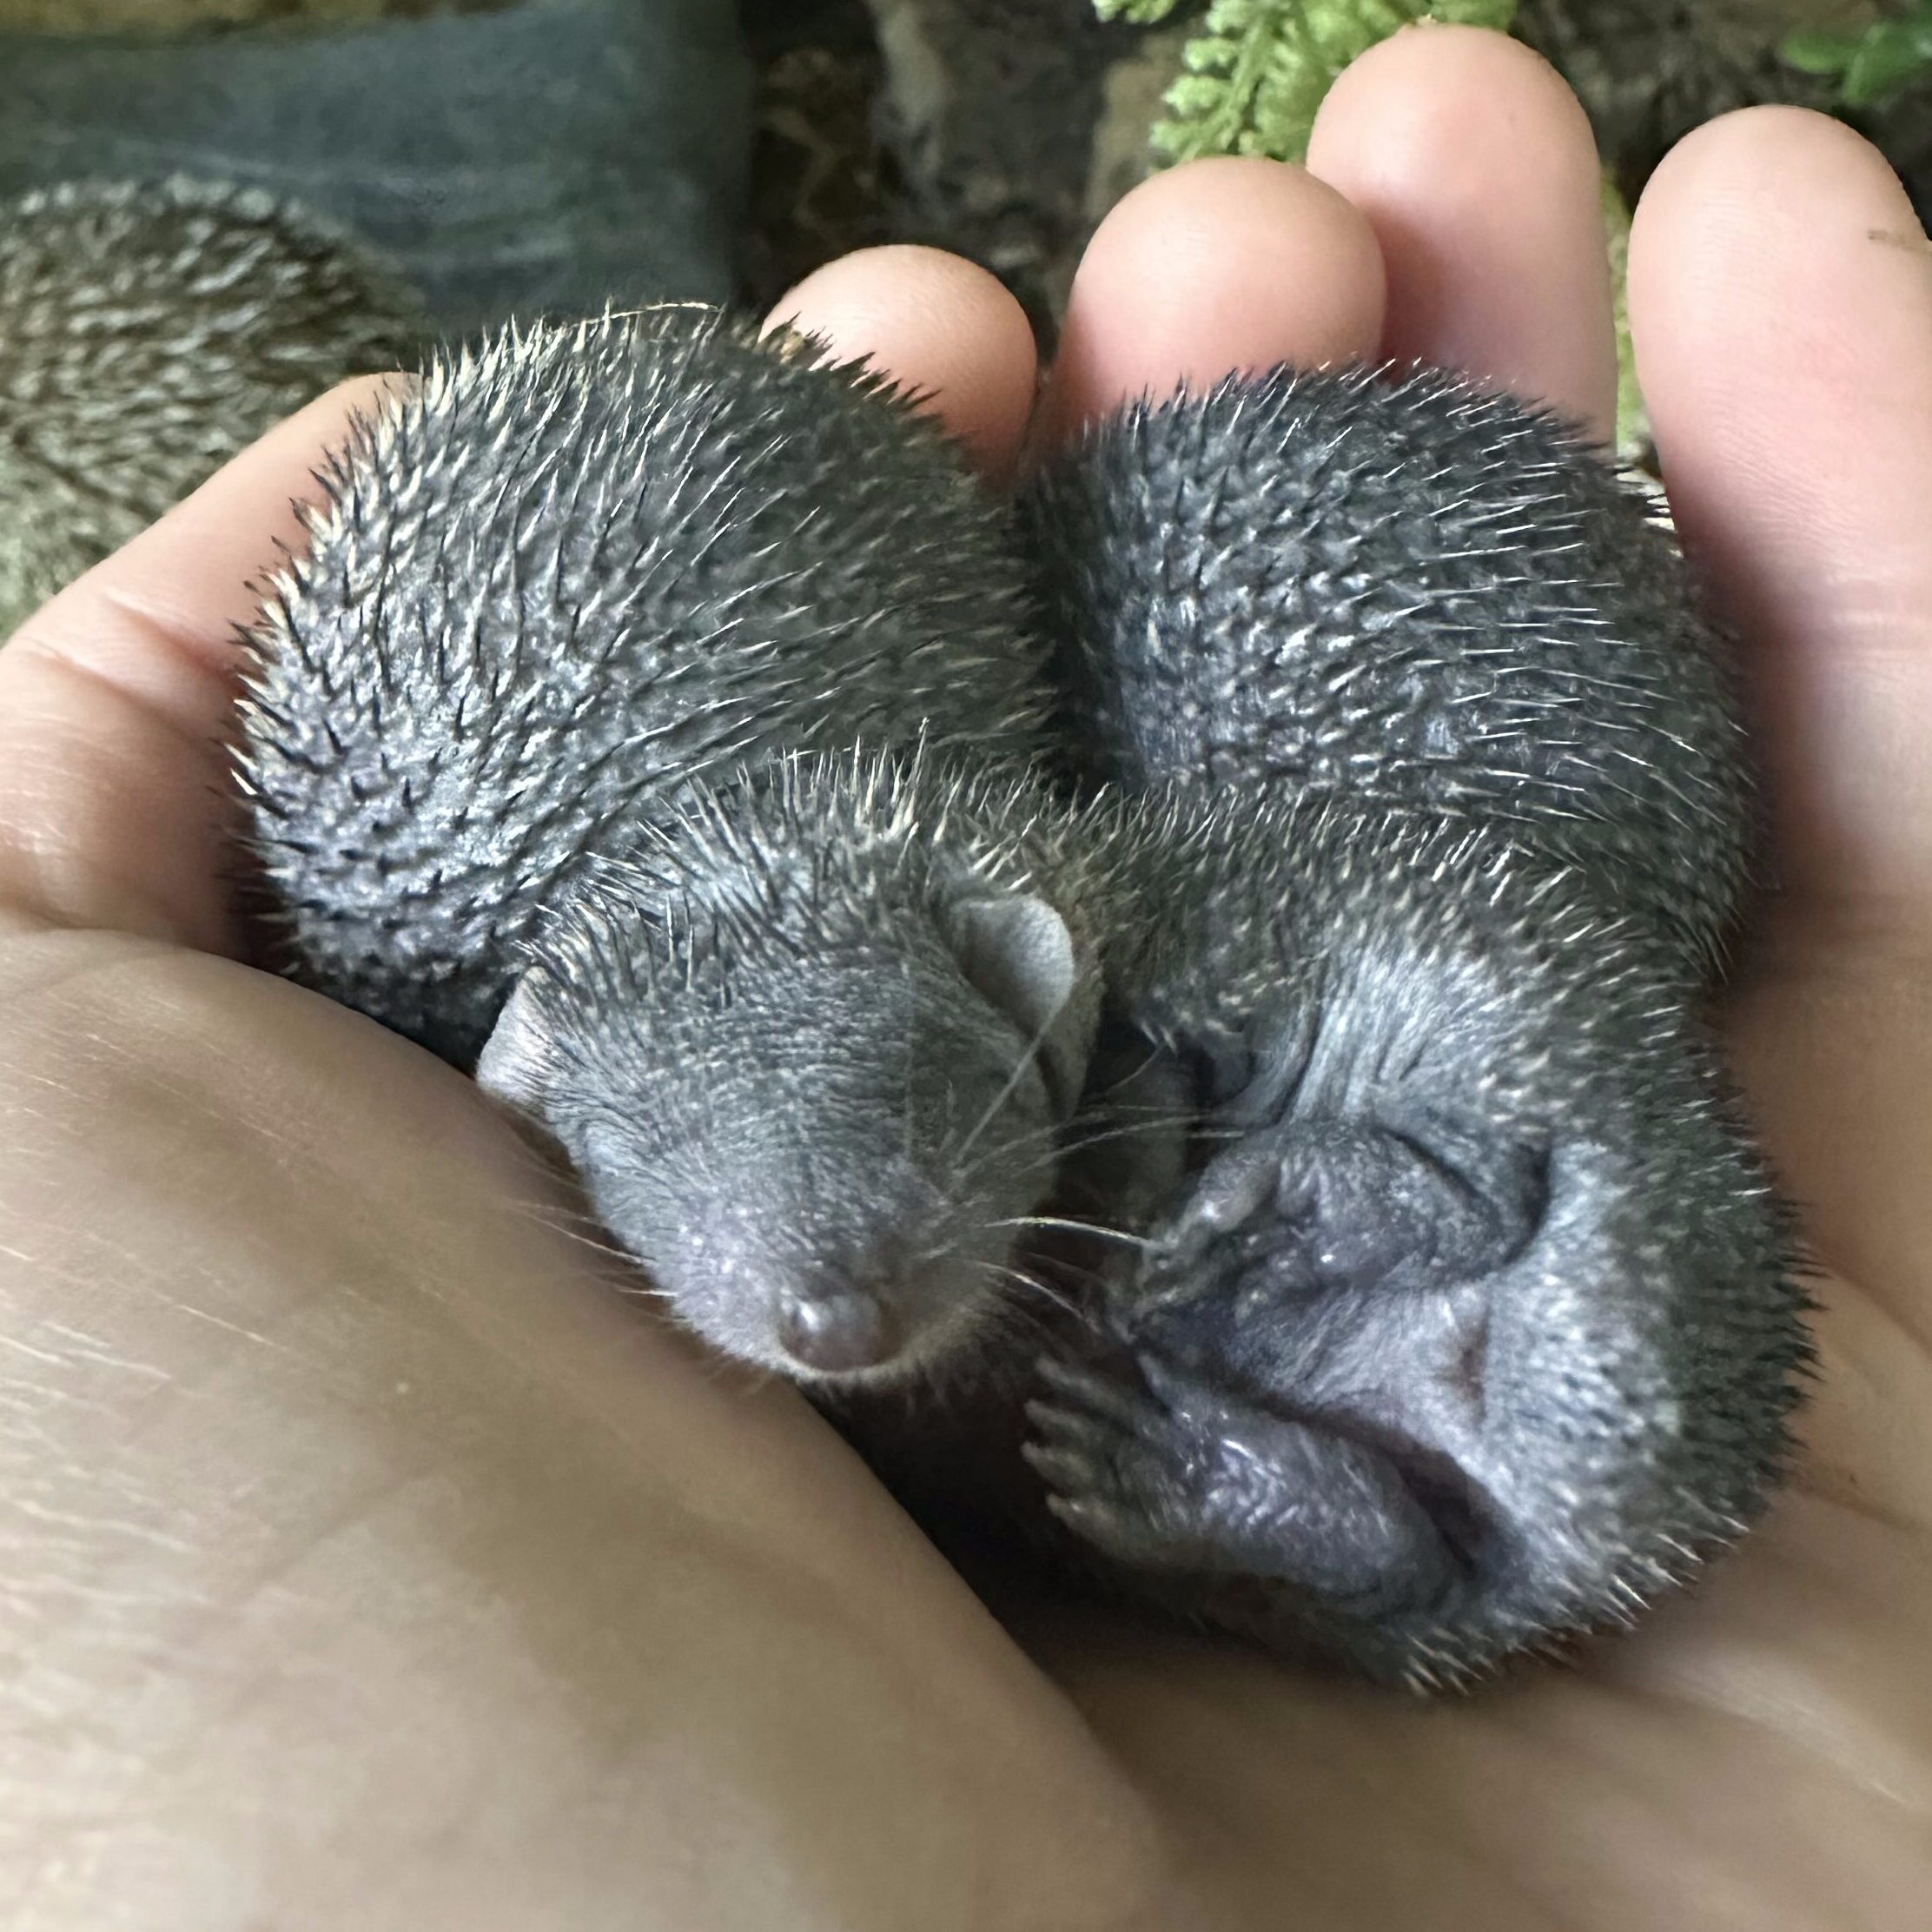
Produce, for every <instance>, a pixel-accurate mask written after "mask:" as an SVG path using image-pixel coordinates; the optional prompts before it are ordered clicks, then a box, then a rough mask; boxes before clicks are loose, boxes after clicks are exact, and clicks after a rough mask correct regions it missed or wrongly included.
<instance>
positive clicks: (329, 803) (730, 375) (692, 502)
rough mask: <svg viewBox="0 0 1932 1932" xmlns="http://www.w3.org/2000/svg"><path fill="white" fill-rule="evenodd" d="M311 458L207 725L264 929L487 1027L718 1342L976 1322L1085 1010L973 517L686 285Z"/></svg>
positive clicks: (1028, 735) (909, 423) (1083, 980)
mask: <svg viewBox="0 0 1932 1932" xmlns="http://www.w3.org/2000/svg"><path fill="white" fill-rule="evenodd" d="M325 481H326V485H327V500H326V503H325V505H324V506H323V507H322V508H321V510H319V511H318V512H316V513H314V516H313V517H312V519H311V530H310V535H311V544H310V547H309V550H308V554H307V555H306V556H305V557H303V558H301V559H299V560H297V561H295V562H294V563H293V564H292V565H291V566H290V568H289V570H288V572H287V574H286V576H285V578H284V579H283V580H282V582H281V586H280V589H279V593H278V596H277V598H276V600H275V603H274V605H272V607H271V609H270V610H269V612H268V615H267V617H266V619H265V620H264V622H263V624H262V625H261V627H260V630H259V635H258V653H259V658H258V663H257V665H256V668H255V675H254V677H253V678H252V680H251V682H250V687H249V691H248V697H247V699H246V701H245V703H244V705H243V708H242V721H243V737H242V744H241V752H240V756H239V758H238V761H237V762H238V775H239V778H240V782H241V788H242V791H243V792H244V794H245V795H246V797H247V798H248V802H249V804H250V807H251V812H252V820H253V837H254V845H255V853H256V855H257V857H258V859H259V863H260V866H261V872H262V875H263V877H264V881H265V885H266V891H267V897H268V912H269V915H270V916H271V918H272V920H273V922H274V925H275V930H276V932H277V934H278V937H279V944H280V948H281V956H282V957H283V958H284V960H285V961H286V963H288V966H289V968H290V969H291V970H292V971H293V972H294V973H295V974H296V976H299V977H300V978H301V979H302V980H303V981H304V982H305V983H308V984H309V985H311V986H313V987H315V988H317V989H320V990H321V991H323V992H326V993H328V994H329V995H331V996H333V997H334V998H336V999H338V1000H341V1001H342V1002H344V1003H346V1004H347V1005H350V1006H354V1007H355V1008H358V1009H361V1011H363V1012H365V1013H367V1014H370V1015H372V1016H374V1017H375V1018H377V1019H379V1020H381V1021H382V1022H385V1023H386V1024H387V1025H389V1026H391V1027H394V1028H395V1029H397V1030H399V1031H400V1032H403V1033H405V1034H407V1035H410V1036H411V1037H413V1038H414V1039H416V1040H418V1041H420V1042H423V1043H424V1044H426V1045H428V1046H430V1047H431V1048H433V1049H434V1050H436V1051H437V1052H439V1053H441V1054H443V1055H446V1056H447V1057H448V1058H450V1059H451V1060H453V1061H454V1062H457V1063H459V1064H462V1065H468V1064H470V1063H472V1062H476V1061H478V1058H479V1055H480V1068H479V1074H480V1078H481V1079H482V1080H483V1082H484V1083H485V1084H486V1086H489V1087H491V1088H493V1090H494V1091H495V1092H497V1093H498V1094H499V1095H500V1096H501V1097H503V1098H504V1099H506V1100H507V1101H509V1102H511V1103H512V1104H513V1105H515V1106H517V1107H519V1108H521V1109H523V1110H524V1111H526V1113H528V1114H529V1115H532V1116H533V1118H535V1119H536V1120H538V1121H539V1122H540V1123H541V1124H542V1126H543V1127H544V1128H545V1129H546V1131H547V1132H548V1133H549V1134H550V1135H552V1137H553V1138H554V1139H555V1140H556V1141H559V1143H560V1144H561V1146H562V1147H563V1148H564V1149H565V1151H566V1153H567V1154H568V1155H570V1156H571V1157H572V1160H573V1161H575V1163H576V1165H577V1167H578V1168H579V1173H580V1174H581V1175H582V1177H583V1179H584V1181H585V1183H586V1188H587V1190H588V1192H589V1194H590V1197H591V1200H592V1205H593V1206H594V1207H596V1208H597V1210H598V1212H599V1215H600V1216H601V1217H602V1218H603V1219H604V1221H605V1222H606V1224H607V1225H608V1226H609V1227H611V1229H612V1232H613V1233H614V1234H616V1235H617V1236H618V1238H619V1240H620V1241H624V1242H625V1245H626V1246H627V1247H629V1248H630V1249H631V1250H632V1252H633V1253H635V1254H637V1255H638V1258H639V1259H640V1260H642V1261H643V1262H644V1263H645V1267H647V1269H649V1270H650V1271H651V1272H652V1274H653V1276H654V1277H655V1279H656V1282H657V1285H658V1287H659V1289H660V1291H661V1292H663V1293H664V1294H665V1295H666V1296H667V1297H668V1298H669V1300H671V1302H672V1305H673V1307H675V1309H676V1310H677V1312H678V1313H680V1314H681V1315H683V1316H684V1317H685V1319H686V1320H690V1321H691V1323H692V1324H693V1325H694V1326H695V1327H698V1329H699V1330H700V1331H701V1332H702V1333H705V1335H706V1336H707V1337H708V1338H709V1339H710V1340H712V1341H713V1342H714V1343H716V1344H717V1345H718V1346H720V1347H722V1348H724V1349H725V1350H727V1351H729V1352H731V1353H735V1354H738V1355H740V1356H742V1357H745V1358H748V1359H750V1360H754V1361H758V1362H761V1363H764V1364H766V1365H769V1366H776V1367H781V1368H785V1369H788V1370H790V1371H791V1372H794V1373H803V1371H804V1367H805V1366H810V1365H809V1364H805V1363H804V1362H803V1361H802V1360H801V1359H800V1358H798V1357H797V1354H796V1352H794V1353H792V1354H788V1353H787V1351H786V1348H785V1347H784V1346H781V1343H782V1340H783V1338H782V1336H780V1335H779V1334H778V1332H777V1325H778V1324H779V1323H780V1321H781V1318H782V1319H783V1320H786V1321H791V1320H795V1319H796V1320H807V1321H811V1322H817V1321H819V1320H820V1318H821V1317H823V1318H824V1320H826V1321H830V1320H832V1319H833V1316H832V1314H831V1313H827V1311H833V1312H834V1313H837V1312H838V1311H843V1313H837V1319H838V1320H843V1321H846V1322H847V1325H848V1327H850V1324H851V1322H853V1321H856V1320H857V1319H858V1315H857V1313H856V1312H855V1311H857V1310H858V1309H859V1308H860V1304H861V1303H863V1306H864V1310H866V1311H869V1312H868V1313H866V1319H867V1320H875V1322H876V1321H877V1320H886V1321H889V1323H890V1326H891V1327H894V1328H895V1329H896V1330H897V1331H898V1333H897V1343H898V1344H903V1346H893V1347H892V1348H890V1349H889V1348H888V1346H887V1341H886V1340H885V1338H884V1337H883V1331H882V1332H881V1333H877V1334H875V1335H874V1336H873V1338H872V1339H873V1340H874V1341H875V1342H877V1345H878V1349H879V1350H881V1351H884V1353H882V1354H881V1356H880V1360H882V1361H883V1360H885V1359H886V1358H887V1356H888V1355H889V1356H890V1361H891V1362H892V1363H893V1364H894V1365H897V1366H903V1365H904V1363H905V1362H907V1361H909V1360H911V1359H912V1357H913V1356H914V1355H916V1354H917V1353H919V1351H920V1350H921V1349H923V1350H924V1351H925V1353H926V1355H928V1356H930V1355H931V1354H932V1353H936V1352H939V1351H942V1349H943V1345H944V1344H945V1343H946V1341H947V1340H949V1338H951V1337H954V1336H955V1335H958V1334H963V1333H968V1332H969V1330H970V1328H971V1326H972V1322H973V1320H974V1319H975V1318H976V1314H978V1313H983V1311H984V1309H985V1307H986V1306H987V1305H988V1303H989V1301H991V1300H996V1298H997V1294H998V1292H999V1284H998V1280H997V1274H998V1271H999V1269H1000V1267H1002V1264H1003V1260H1004V1256H1005V1254H1006V1252H1007V1250H1008V1249H1009V1247H1010V1246H1011V1242H1012V1230H1011V1227H1010V1225H1009V1224H1010V1223H1011V1221H1014V1220H1015V1219H1016V1218H1017V1217H1019V1216H1022V1215H1023V1214H1026V1213H1027V1211H1028V1210H1029V1208H1030V1207H1031V1206H1032V1205H1033V1203H1034V1201H1035V1200H1036V1199H1037V1197H1038V1195H1039V1194H1041V1193H1042V1191H1043V1190H1044V1189H1045V1188H1046V1186H1047V1185H1048V1183H1049V1180H1050V1176H1051V1161H1050V1159H1049V1158H1048V1157H1047V1155H1048V1152H1049V1148H1050V1141H1051V1133H1052V1129H1053V1128H1054V1126H1055V1124H1056V1123H1057V1121H1059V1119H1060V1118H1062V1115H1063V1113H1064V1110H1065V1109H1066V1108H1069V1107H1070V1105H1071V1104H1072V1101H1073V1098H1074V1095H1075V1092H1076V1091H1077V1088H1078V1084H1079V1079H1080V1075H1081V1071H1082V1062H1083V1056H1084V1050H1085V1045H1086V1036H1087V1033H1088V1030H1090V1013H1091V1007H1092V1000H1091V997H1090V996H1089V994H1088V991H1087V990H1086V985H1087V982H1088V980H1089V979H1090V977H1091V967H1090V959H1091V955H1092V950H1093V942H1092V938H1091V936H1090V933H1089V930H1088V922H1087V921H1086V919H1085V917H1084V916H1083V914H1082V910H1081V908H1080V906H1079V905H1078V904H1077V903H1075V898H1076V895H1074V894H1073V892H1072V890H1071V882H1070V877H1069V879H1061V878H1056V877H1053V876H1052V875H1053V873H1054V871H1055V869H1056V867H1057V865H1058V863H1059V862H1058V860H1057V859H1056V858H1055V857H1054V853H1053V852H1052V851H1049V845H1051V844H1052V842H1051V841H1049V840H1046V839H1045V838H1044V835H1043V831H1042V828H1043V827H1044V826H1045V825H1046V824H1047V823H1048V820H1047V817H1046V815H1045V811H1046V809H1045V807H1044V806H1043V805H1042V803H1041V798H1040V794H1039V792H1038V791H1037V789H1036V788H1035V786H1034V785H1033V784H1031V783H1030V781H1029V778H1028V777H1027V776H1026V768H1027V766H1028V765H1029V761H1030V760H1031V759H1032V758H1034V756H1035V753H1036V752H1037V751H1038V749H1039V746H1040V743H1041V737H1042V731H1041V726H1042V718H1043V714H1044V710H1045V705H1046V701H1047V700H1046V690H1045V686H1044V684H1043V681H1042V674H1041V664H1042V648H1041V646H1040V645H1039V643H1038V642H1037V637H1036V629H1035V625H1033V624H1032V622H1031V621H1030V619H1029V612H1028V609H1027V607H1026V604H1025V595H1024V590H1023V581H1022V572H1021V569H1020V566H1019V565H1018V562H1017V559H1016V556H1015V554H1014V552H1013V551H1012V549H1011V547H1010V544H1009V539H1008V535H1007V532H1006V528H1005V524H1004V521H1003V513H1002V512H1000V511H998V510H996V508H995V506H993V505H992V504H991V502H990V500H989V499H987V498H986V497H984V496H983V494H982V493H981V492H980V491H979V489H978V488H977V486H976V484H975V483H974V481H973V480H972V479H971V478H970V476H969V474H968V473H967V472H966V470H965V468H964V466H963V464H962V463H961V462H960V461H959V460H958V459H957V456H956V453H955V452H954V450H953V449H952V448H951V447H950V446H949V444H948V443H947V442H946V441H945V440H944V439H943V437H942V436H941V434H940V433H938V432H937V431H936V429H935V428H933V427H931V426H930V423H929V421H928V420H926V419H924V418H923V417H922V416H921V415H919V414H917V413H916V411H915V409H914V407H913V406H912V404H911V403H910V401H909V400H907V399H906V398H904V397H903V396H900V395H897V394H894V393H893V392H891V391H890V389H889V388H888V387H886V386H885V385H884V384H883V382H881V381H880V380H877V379H875V378H873V377H871V376H869V375H867V374H864V373H863V372H862V371H861V370H859V369H858V368H857V367H835V366H832V365H830V364H829V363H827V362H826V361H824V359H823V358H822V357H821V356H820V355H819V354H818V353H817V351H815V350H813V349H812V348H811V347H810V346H809V345H808V344H806V343H805V342H804V341H802V340H801V339H799V338H797V337H793V336H777V337H772V338H766V339H763V340H761V339H760V338H759V337H758V335H757V334H756V332H755V331H754V330H752V329H751V328H749V327H747V326H744V325H741V324H739V323H737V322H734V321H728V320H725V319H724V318H721V317H720V316H718V314H716V313H714V312H712V311H710V310H705V309H698V308H691V307H674V308H660V309H656V310H652V311H647V312H645V313H644V314H640V315H636V316H629V317H614V318H608V319H606V320H605V321H601V322H596V323H587V324H585V325H582V326H580V327H578V328H568V329H546V330H542V331H539V332H537V333H534V334H527V335H519V334H510V335H507V336H505V337H502V338H500V339H499V340H497V341H494V342H493V343H492V344H490V345H489V346H488V347H486V348H485V349H484V350H483V351H482V352H481V353H480V354H476V355H474V356H472V355H468V354H466V355H465V356H463V357H462V358H461V359H460V360H458V361H439V362H438V363H437V364H436V365H435V366H434V367H432V368H431V370H430V371H429V373H428V375H427V379H426V380H425V381H424V382H423V384H422V386H421V387H420V390H419V391H418V392H416V393H415V394H412V395H411V396H409V397H408V398H407V399H405V400H402V401H401V402H400V404H398V405H397V406H395V407H392V408H390V409H389V410H388V411H387V412H386V413H385V414H383V415H382V416H381V418H380V420H376V421H374V422H369V423H365V424H363V425H362V426H361V427H360V428H359V429H358V430H357V432H356V433H355V435H354V440H353V441H352V444H351V446H350V447H349V449H348V450H347V453H345V454H343V455H342V456H341V457H340V458H338V459H337V460H334V462H333V463H332V465H331V466H330V467H329V469H328V473H327V475H326V478H325ZM828 760H829V762H828ZM982 769H983V770H984V771H985V772H986V773H987V774H989V775H990V776H989V777H985V778H983V777H980V775H979V774H980V773H981V771H982ZM988 785H990V789H987V786H988ZM1055 850H1056V848H1055ZM1063 887H1064V888H1066V890H1062V888H1063ZM824 1332H829V1331H824ZM814 1333H818V1334H819V1336H820V1340H823V1339H824V1333H822V1332H821V1331H820V1330H814ZM810 1339H811V1338H810V1337H808V1338H807V1340H808V1341H809V1340H810ZM848 1339H850V1337H849V1336H848ZM808 1353H809V1351H808ZM855 1366H871V1365H870V1364H866V1365H857V1364H855Z"/></svg>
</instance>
